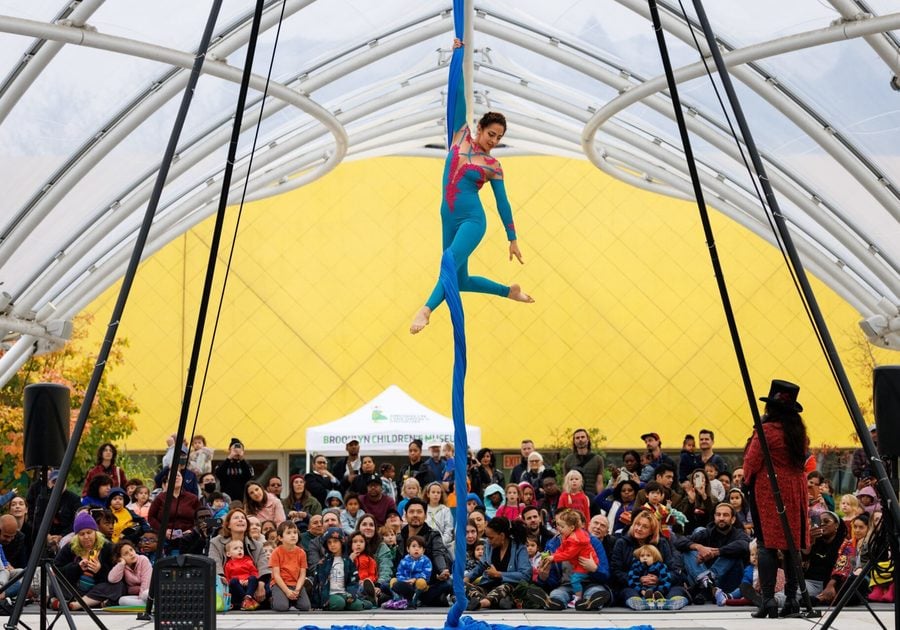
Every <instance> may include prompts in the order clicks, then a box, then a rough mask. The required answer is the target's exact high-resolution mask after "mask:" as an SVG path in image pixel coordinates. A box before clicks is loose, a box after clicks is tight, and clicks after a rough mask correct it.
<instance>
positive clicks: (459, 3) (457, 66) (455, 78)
mask: <svg viewBox="0 0 900 630" xmlns="http://www.w3.org/2000/svg"><path fill="white" fill-rule="evenodd" d="M464 4H465V0H453V32H454V34H455V35H456V37H457V38H458V39H460V40H462V38H463V28H464V26H465V20H466V16H465V11H464V10H463V5H464ZM467 43H468V42H467ZM462 80H463V49H462V48H454V49H453V56H452V57H450V78H449V80H448V89H447V148H448V149H449V148H450V145H452V144H453V134H454V133H455V132H456V129H454V128H453V119H454V117H455V116H456V101H457V99H458V98H459V97H460V96H462V97H463V98H465V95H464V94H463V93H462V90H460V89H458V87H459V82H460V81H462ZM466 122H467V123H468V122H469V121H468V120H466Z"/></svg>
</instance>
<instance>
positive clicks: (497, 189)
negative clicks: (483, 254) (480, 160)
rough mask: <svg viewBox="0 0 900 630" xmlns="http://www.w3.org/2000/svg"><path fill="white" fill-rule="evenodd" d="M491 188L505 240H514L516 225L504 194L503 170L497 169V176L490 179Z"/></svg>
mask: <svg viewBox="0 0 900 630" xmlns="http://www.w3.org/2000/svg"><path fill="white" fill-rule="evenodd" d="M491 189H492V190H493V191H494V199H496V200H497V212H499V213H500V220H501V221H503V227H504V229H505V230H506V240H508V241H515V240H516V225H515V223H513V216H512V206H510V205H509V199H508V198H507V196H506V186H505V185H504V183H503V170H502V169H500V168H499V165H498V169H497V177H495V178H494V179H492V180H491Z"/></svg>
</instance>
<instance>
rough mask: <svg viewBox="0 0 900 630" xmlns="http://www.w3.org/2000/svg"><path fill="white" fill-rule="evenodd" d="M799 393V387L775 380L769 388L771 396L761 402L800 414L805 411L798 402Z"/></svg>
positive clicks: (765, 397)
mask: <svg viewBox="0 0 900 630" xmlns="http://www.w3.org/2000/svg"><path fill="white" fill-rule="evenodd" d="M799 393H800V386H799V385H795V384H794V383H790V382H788V381H779V380H778V379H775V380H773V381H772V385H771V386H770V387H769V395H768V396H763V397H762V398H760V400H761V401H763V402H764V403H767V404H769V405H774V406H776V407H781V408H782V409H787V410H789V411H796V412H797V413H799V412H801V411H803V405H801V404H800V403H798V402H797V394H799Z"/></svg>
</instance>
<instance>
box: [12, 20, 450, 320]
mask: <svg viewBox="0 0 900 630" xmlns="http://www.w3.org/2000/svg"><path fill="white" fill-rule="evenodd" d="M445 29H446V24H441V23H435V24H431V25H428V26H426V27H425V28H423V29H422V30H420V31H415V32H411V33H406V34H403V35H401V36H400V37H398V38H397V40H396V41H393V40H392V41H391V42H389V43H386V44H384V45H382V46H379V45H378V43H377V41H376V42H373V44H372V45H371V46H369V47H368V48H367V49H366V50H365V51H364V52H363V53H362V54H361V55H358V56H357V57H354V58H352V59H349V60H348V61H347V62H346V63H345V64H338V65H337V67H336V71H332V70H331V69H329V70H328V71H327V72H323V73H322V74H321V75H317V76H312V77H309V76H307V75H304V84H303V87H304V88H305V90H314V89H320V88H321V87H324V86H325V85H327V84H328V83H329V82H330V81H333V80H335V79H337V78H339V77H340V76H342V75H343V74H344V73H345V72H349V71H350V70H351V69H352V68H356V67H361V66H363V65H365V64H367V63H371V62H372V61H373V60H376V59H379V58H381V57H384V56H387V55H390V54H393V53H395V52H397V51H398V50H402V49H403V48H405V47H406V46H408V45H410V44H412V43H417V42H420V41H423V40H425V39H428V38H430V37H433V36H434V35H435V34H437V33H439V32H442V31H443V30H445ZM407 79H408V78H407V77H402V78H401V79H398V81H397V83H398V84H405V83H407V82H408V81H407ZM444 82H445V79H444V78H443V77H441V78H440V79H438V80H436V83H428V84H427V86H428V87H431V88H435V87H438V85H442V84H443V83H444ZM419 83H421V82H417V83H416V84H414V85H419ZM289 89H293V88H289ZM418 91H421V90H416V91H413V90H410V89H408V88H401V90H400V91H395V92H394V93H393V94H390V95H388V96H387V97H386V101H385V102H387V103H393V102H398V101H400V100H402V99H403V98H408V97H409V96H410V95H414V94H415V93H417V92H418ZM376 103H378V100H375V99H373V100H370V101H368V104H367V105H366V106H364V107H363V108H361V109H359V110H358V115H357V116H356V117H359V116H362V115H366V114H368V113H371V112H373V111H376V110H377V109H378V108H377V107H375V106H374V104H376ZM284 106H286V103H285V102H279V101H273V102H269V103H266V107H265V110H264V116H263V117H264V118H267V117H269V116H271V115H274V114H275V113H277V112H278V111H280V110H281V109H282V108H283V107H284ZM260 107H261V105H260V106H257V107H255V108H254V109H253V110H252V111H251V112H250V113H248V114H247V115H245V117H244V120H245V122H244V127H243V128H244V129H250V128H252V126H253V125H255V124H256V121H257V120H258V119H259V110H260ZM230 120H231V119H230V117H227V118H226V119H225V121H224V123H230ZM230 133H231V129H230V125H226V124H223V126H222V128H221V129H219V130H218V131H216V132H215V133H213V134H211V135H210V136H208V137H206V138H204V139H202V140H201V141H200V142H199V143H198V144H197V145H195V146H193V147H191V146H187V147H183V148H181V149H179V152H178V157H179V159H178V161H176V162H175V163H174V164H173V165H172V167H171V171H170V175H169V178H168V180H167V181H168V182H170V183H171V182H173V181H176V179H177V178H178V177H179V176H181V175H182V174H184V173H185V172H187V171H188V170H189V168H190V167H192V166H194V165H196V164H197V163H198V162H200V161H201V160H202V159H204V158H206V157H208V156H209V155H210V154H212V153H213V152H215V151H217V150H219V149H221V147H222V144H223V143H225V142H226V141H227V139H228V137H229V136H230ZM327 133H328V132H327V131H326V130H324V129H321V128H312V129H310V130H307V131H306V132H303V133H301V134H299V135H297V136H294V137H293V138H292V139H291V140H290V141H287V142H279V143H277V144H276V146H275V147H274V148H272V149H269V150H266V151H264V152H263V153H261V154H260V155H259V156H257V157H256V158H255V160H256V162H255V166H256V167H258V168H262V167H263V166H265V165H266V164H268V163H270V162H271V161H273V160H274V159H277V158H280V157H281V156H283V155H284V154H286V153H288V151H289V149H290V148H292V147H293V146H294V145H298V144H302V143H303V142H309V141H312V140H314V139H316V138H319V137H321V136H324V135H325V134H327ZM330 155H332V154H331V153H329V156H330ZM155 172H156V171H155V170H154V171H151V172H150V173H147V174H145V175H144V176H143V177H144V182H143V183H142V184H141V185H140V186H139V187H138V188H137V189H136V190H133V191H132V193H131V194H129V195H127V196H126V195H118V196H117V198H116V200H115V203H114V204H110V207H114V208H115V210H112V211H105V212H103V213H98V214H100V216H99V217H98V218H97V219H96V220H95V221H94V222H93V225H92V226H91V227H90V228H89V229H88V230H86V231H85V233H84V235H83V236H82V237H80V238H79V239H77V240H76V241H73V242H72V243H71V244H70V246H69V247H68V248H66V250H64V251H62V252H60V254H58V255H57V256H56V257H54V258H53V259H52V260H51V261H49V263H48V266H47V268H46V270H45V272H44V273H43V274H42V275H41V276H40V277H39V278H38V280H37V281H36V282H34V283H33V284H32V285H31V286H30V287H29V288H28V289H26V291H25V292H23V294H22V295H21V296H20V298H19V299H18V300H17V304H19V305H20V307H21V308H22V309H24V308H26V307H27V305H29V304H32V305H33V304H35V303H38V302H39V300H40V299H41V298H42V296H44V295H46V294H47V292H48V291H50V290H51V289H52V287H53V286H54V285H55V284H57V283H58V282H59V281H60V280H61V279H62V277H64V276H65V275H66V274H71V267H72V264H74V263H73V261H80V260H81V259H82V258H83V257H84V256H85V255H87V253H89V252H90V251H91V250H92V249H93V248H94V247H95V246H96V245H97V244H98V243H99V242H100V240H101V239H102V238H104V237H105V236H106V235H107V234H108V233H109V231H110V230H112V229H113V228H115V227H116V226H118V225H119V224H120V223H121V221H123V220H124V219H126V218H127V217H128V216H129V215H130V214H131V213H132V212H133V211H134V210H135V209H137V208H139V207H140V206H141V205H142V204H143V203H144V202H146V200H147V199H149V196H150V193H151V191H152V187H153V183H154V178H155ZM292 172H293V171H292ZM321 174H322V173H317V172H314V173H309V174H306V175H305V176H304V179H299V178H298V179H296V180H291V181H292V182H295V183H296V184H297V185H302V184H305V183H309V181H312V179H315V178H317V177H318V176H320V175H321ZM244 176H246V169H245V168H242V167H240V166H239V167H238V168H237V169H236V170H235V173H234V177H235V179H236V180H240V178H242V177H244ZM203 179H204V180H206V179H207V177H206V176H204V177H203ZM198 183H199V182H198ZM126 197H127V198H126ZM232 201H234V200H233V199H232ZM178 203H179V200H175V201H173V202H171V203H169V204H168V205H166V206H164V207H162V208H161V209H160V211H159V215H164V214H165V213H166V212H167V211H168V209H169V208H171V207H172V206H174V205H177V204H178ZM115 247H116V246H113V248H115ZM104 255H105V254H103V253H101V254H98V255H97V256H96V257H95V259H101V258H103V256H104ZM91 264H93V261H87V262H84V263H83V266H84V267H85V268H87V267H89V266H90V265H91Z"/></svg>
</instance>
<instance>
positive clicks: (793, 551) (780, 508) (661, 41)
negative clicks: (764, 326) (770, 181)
mask: <svg viewBox="0 0 900 630" xmlns="http://www.w3.org/2000/svg"><path fill="white" fill-rule="evenodd" d="M648 3H649V7H650V15H651V18H652V20H653V29H654V31H655V32H656V41H657V44H658V45H659V53H660V57H661V59H662V63H663V67H664V68H665V73H666V82H667V83H668V87H669V96H670V97H671V99H672V107H673V109H674V112H675V118H676V120H677V122H678V131H679V133H680V135H681V141H682V144H683V145H684V155H685V159H686V161H687V166H688V170H689V171H690V175H691V183H692V184H693V187H694V195H695V196H696V198H697V208H698V210H699V212H700V220H701V222H702V223H703V232H704V234H705V235H706V243H707V246H708V248H709V256H710V259H711V261H712V265H713V270H714V272H715V276H716V284H717V286H718V288H719V295H720V297H721V299H722V307H723V310H724V311H725V319H726V320H727V322H728V330H729V332H730V333H731V341H732V344H733V345H734V353H735V358H736V359H737V362H738V368H739V370H740V373H741V380H742V381H743V385H744V391H745V393H746V395H747V402H748V406H749V407H750V413H751V415H752V416H753V425H754V427H755V428H756V432H757V436H758V438H759V445H760V449H761V450H762V453H763V460H764V461H765V463H766V471H767V472H768V476H769V481H770V482H771V484H772V491H773V495H774V499H775V509H776V511H777V513H778V516H779V519H780V521H781V527H782V528H783V529H784V534H785V538H786V540H787V544H788V549H789V552H790V553H789V555H790V557H791V562H792V563H793V565H794V571H795V572H796V575H797V576H798V583H799V585H800V593H801V596H802V597H803V598H804V601H806V602H807V603H808V602H809V595H808V593H807V591H806V585H805V581H804V579H803V573H802V570H801V567H800V555H799V553H798V551H797V545H796V543H795V542H794V537H793V534H792V533H791V528H790V525H789V523H788V520H787V514H786V512H785V507H784V501H783V500H782V498H781V491H780V489H779V488H778V483H777V481H776V479H777V477H776V474H775V466H774V464H773V463H772V456H771V452H770V451H769V446H768V442H767V440H766V434H765V431H764V430H763V426H762V418H761V417H760V415H759V409H758V406H757V403H756V395H755V394H754V392H753V383H752V382H751V380H750V371H749V369H748V367H747V359H746V357H745V355H744V349H743V345H742V344H741V338H740V332H739V331H738V327H737V322H736V321H735V317H734V310H733V309H732V307H731V299H730V298H729V296H728V287H727V285H726V284H725V275H724V272H723V271H722V266H721V263H720V262H719V257H718V252H717V250H716V244H715V236H714V234H713V230H712V225H711V224H710V221H709V211H708V209H707V207H706V201H705V199H704V195H703V186H702V185H701V183H700V176H699V173H698V172H697V164H696V162H695V160H694V151H693V149H692V147H691V139H690V136H689V134H688V131H687V124H686V123H685V120H684V112H683V110H682V108H681V99H680V98H679V96H678V84H677V83H676V82H675V73H674V71H673V70H672V62H671V60H670V59H669V51H668V47H667V45H666V35H665V31H664V30H663V28H662V22H661V21H660V17H659V8H658V7H657V4H656V0H648ZM810 608H811V606H810Z"/></svg>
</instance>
